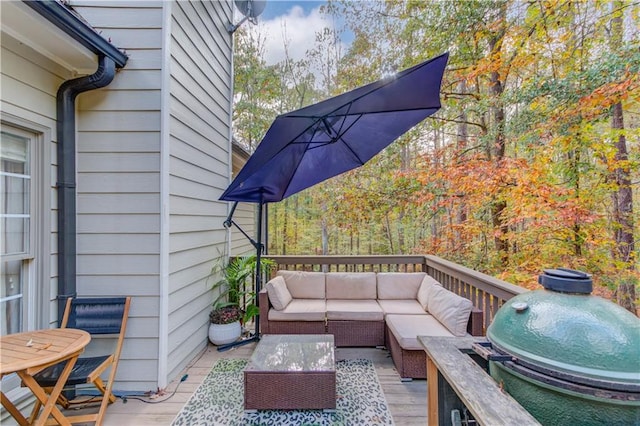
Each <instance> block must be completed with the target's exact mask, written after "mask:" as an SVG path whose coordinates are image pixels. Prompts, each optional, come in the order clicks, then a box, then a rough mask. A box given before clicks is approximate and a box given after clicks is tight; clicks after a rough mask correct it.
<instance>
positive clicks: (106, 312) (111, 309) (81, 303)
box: [66, 297, 126, 334]
mask: <svg viewBox="0 0 640 426" xmlns="http://www.w3.org/2000/svg"><path fill="white" fill-rule="evenodd" d="M125 302H126V298H125V297H109V298H75V299H73V300H72V301H71V311H70V313H69V319H68V321H67V324H66V327H68V328H78V329H81V330H84V331H86V332H87V333H89V334H119V333H120V329H121V327H122V318H123V314H124V310H125Z"/></svg>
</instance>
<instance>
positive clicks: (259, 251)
mask: <svg viewBox="0 0 640 426" xmlns="http://www.w3.org/2000/svg"><path fill="white" fill-rule="evenodd" d="M263 206H264V203H263V202H262V201H260V202H259V203H258V235H257V241H253V240H251V239H250V240H251V243H252V244H253V246H254V247H255V248H256V286H255V287H256V299H255V300H256V306H257V307H258V308H260V306H259V293H260V286H261V284H262V267H261V265H260V258H261V257H262V249H263V245H262V208H263ZM234 207H235V206H234ZM255 319H256V327H255V331H254V332H253V335H252V336H251V337H249V338H247V339H244V340H239V341H237V342H232V343H229V344H226V345H220V346H218V352H223V351H226V350H228V349H231V348H235V347H236V346H241V345H246V344H247V343H253V342H257V341H258V340H260V314H259V313H258V314H257V315H256V316H255Z"/></svg>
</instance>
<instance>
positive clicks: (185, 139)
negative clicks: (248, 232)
mask: <svg viewBox="0 0 640 426" xmlns="http://www.w3.org/2000/svg"><path fill="white" fill-rule="evenodd" d="M69 5H70V6H71V7H72V8H73V9H74V10H75V12H77V13H78V14H79V15H80V16H82V17H83V19H85V20H86V21H87V22H88V23H89V24H90V25H91V26H92V27H93V28H95V29H96V31H98V32H99V33H100V34H101V35H102V36H103V37H104V38H105V39H108V40H110V41H111V43H112V44H113V45H115V46H117V47H118V48H120V49H123V50H124V51H125V52H126V54H127V55H128V57H129V59H128V62H127V65H126V67H124V68H123V69H120V70H118V72H117V73H116V76H115V78H114V80H113V81H112V82H111V83H110V84H109V85H108V86H106V87H105V88H102V89H99V90H93V91H89V92H85V93H82V94H81V95H79V96H78V98H77V100H76V111H77V114H76V126H77V134H76V161H77V179H76V181H77V185H76V191H77V238H76V241H77V281H76V289H77V293H78V294H79V295H81V296H121V295H129V296H132V297H133V301H132V305H131V310H130V314H129V323H128V328H127V334H126V340H125V344H124V346H123V352H122V356H121V359H120V364H119V367H118V375H117V383H116V384H115V389H117V390H118V391H148V390H155V389H157V388H158V387H164V386H166V385H167V383H168V382H169V381H171V380H173V379H174V378H176V377H177V376H178V374H179V373H180V372H181V370H182V368H184V367H185V366H186V365H187V364H188V363H189V362H190V361H191V360H192V359H193V358H194V357H195V356H196V355H197V354H198V352H199V351H200V350H201V349H203V348H204V347H205V346H206V344H207V328H208V313H209V310H210V307H211V302H212V301H213V299H214V295H213V294H212V290H211V282H210V281H211V280H210V279H209V275H210V271H211V267H212V266H213V263H214V261H215V259H216V258H217V257H218V256H219V255H220V254H221V253H224V252H225V249H227V244H228V231H227V230H226V229H224V228H223V226H222V223H223V221H224V219H225V218H226V216H227V211H228V205H227V203H226V202H220V201H218V198H219V196H220V194H221V193H222V191H223V190H224V189H225V188H226V187H227V185H228V183H229V177H228V176H229V169H230V166H229V161H230V155H229V150H230V142H229V138H230V114H231V84H232V61H231V54H232V51H231V35H230V34H229V33H228V32H227V31H226V25H227V23H228V22H229V21H231V17H232V3H231V2H230V1H224V2H218V1H216V2H207V1H204V2H199V1H197V2H187V1H180V2H163V1H144V2H142V1H97V0H80V1H71V2H69ZM34 13H35V12H34ZM167 17H169V19H167ZM25 32H28V29H25ZM1 54H2V70H1V72H0V78H1V80H0V83H1V84H2V114H3V118H5V117H7V116H9V115H10V116H11V117H13V116H15V117H19V118H20V119H21V120H28V121H29V122H33V123H34V124H37V125H38V128H42V129H47V133H46V134H47V135H48V137H47V140H46V141H45V143H46V144H47V145H48V147H47V149H46V150H45V152H46V153H47V156H46V158H45V161H46V166H45V167H43V173H44V174H45V176H46V179H45V181H46V182H47V187H48V189H49V191H46V196H45V198H44V200H43V202H44V205H43V209H44V216H45V219H44V220H43V221H42V223H46V229H48V230H49V231H48V232H45V235H44V238H43V241H41V242H39V244H40V245H41V246H42V247H43V250H44V251H45V252H46V253H45V256H43V257H42V259H43V262H42V263H43V264H44V266H43V267H42V268H40V269H41V270H42V271H45V272H44V275H43V283H44V284H43V286H42V289H41V291H42V292H43V294H44V298H43V299H44V300H45V303H44V306H43V307H42V309H38V311H39V312H38V315H41V317H42V318H39V319H38V323H39V324H41V325H49V326H52V327H54V326H56V325H57V324H56V321H57V303H56V296H57V251H58V249H57V229H56V226H57V225H56V224H57V194H56V188H55V184H56V158H55V157H56V140H55V139H56V92H57V89H58V87H59V86H60V85H61V84H62V83H63V82H64V81H66V80H69V79H71V78H75V77H77V76H78V74H77V73H76V72H77V71H78V70H77V69H74V70H71V69H68V67H65V66H63V65H61V64H60V63H56V62H54V61H52V60H50V59H47V58H45V57H44V56H42V55H41V54H40V53H37V52H36V51H35V50H33V49H31V48H29V47H28V46H27V45H26V44H25V43H23V42H19V41H17V40H15V39H13V38H12V37H10V36H8V35H5V34H4V33H3V37H2V51H1ZM96 67H97V61H96ZM94 340H96V341H97V343H98V346H101V345H104V344H105V343H106V341H104V340H103V341H100V340H101V339H94ZM92 345H93V342H92ZM91 352H92V351H89V353H91Z"/></svg>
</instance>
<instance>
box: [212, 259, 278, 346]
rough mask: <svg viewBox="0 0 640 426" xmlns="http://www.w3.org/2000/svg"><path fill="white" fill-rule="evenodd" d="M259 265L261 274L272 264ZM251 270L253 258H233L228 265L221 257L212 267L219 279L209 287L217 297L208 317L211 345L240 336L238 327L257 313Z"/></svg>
mask: <svg viewBox="0 0 640 426" xmlns="http://www.w3.org/2000/svg"><path fill="white" fill-rule="evenodd" d="M260 263H261V266H262V271H263V273H264V272H265V271H266V270H268V268H270V267H271V266H272V265H273V264H274V262H273V261H271V260H269V259H263V260H261V262H260ZM255 270H256V256H255V255H251V256H241V257H234V258H232V259H231V260H230V261H229V262H226V258H225V257H220V258H219V261H218V262H217V263H216V265H215V266H214V268H213V270H212V274H213V275H218V276H219V277H220V278H219V280H218V281H216V283H215V284H214V285H213V289H214V291H217V292H218V296H217V298H216V300H215V301H214V302H213V310H212V311H211V313H210V314H209V319H210V322H211V325H210V326H209V340H211V342H212V343H213V344H215V345H224V344H227V343H231V342H234V341H235V340H237V339H238V338H239V337H240V336H241V334H242V325H246V324H247V323H248V322H249V321H251V319H252V318H253V317H254V316H255V315H257V314H258V307H257V306H256V305H255V300H256V294H255V291H254V290H253V283H252V282H251V280H250V278H251V277H253V274H254V273H255ZM219 333H224V336H221V337H218V336H219ZM212 334H213V336H212Z"/></svg>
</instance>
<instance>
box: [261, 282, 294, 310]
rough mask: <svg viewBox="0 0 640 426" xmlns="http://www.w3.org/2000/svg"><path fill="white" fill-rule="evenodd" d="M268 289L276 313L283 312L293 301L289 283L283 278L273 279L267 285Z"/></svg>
mask: <svg viewBox="0 0 640 426" xmlns="http://www.w3.org/2000/svg"><path fill="white" fill-rule="evenodd" d="M266 287H267V294H268V295H269V300H270V301H271V304H272V305H273V308H274V309H275V310H276V311H281V310H283V309H284V308H286V307H287V305H288V304H289V302H291V300H292V299H293V298H292V297H291V293H289V289H288V288H287V283H286V282H285V280H284V278H282V277H275V278H273V279H272V280H270V281H269V282H268V283H267V286H266Z"/></svg>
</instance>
